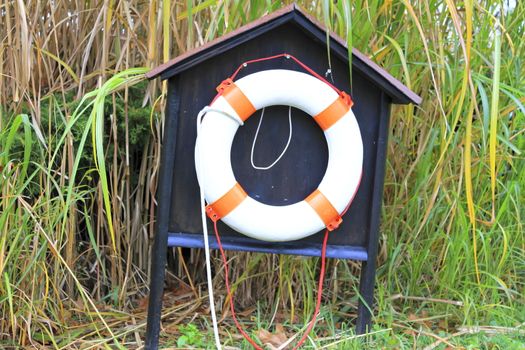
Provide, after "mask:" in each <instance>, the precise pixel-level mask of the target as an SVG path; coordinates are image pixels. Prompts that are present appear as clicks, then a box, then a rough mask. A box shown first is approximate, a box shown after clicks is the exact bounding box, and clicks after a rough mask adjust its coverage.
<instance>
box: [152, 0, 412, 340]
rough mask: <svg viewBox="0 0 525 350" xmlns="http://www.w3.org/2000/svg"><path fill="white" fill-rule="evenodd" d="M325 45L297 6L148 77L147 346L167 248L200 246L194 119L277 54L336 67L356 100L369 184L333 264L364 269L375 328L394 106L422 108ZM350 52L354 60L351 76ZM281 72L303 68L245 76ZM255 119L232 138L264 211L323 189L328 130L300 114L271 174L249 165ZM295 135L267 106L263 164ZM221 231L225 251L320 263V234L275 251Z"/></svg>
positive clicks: (285, 63) (332, 246)
mask: <svg viewBox="0 0 525 350" xmlns="http://www.w3.org/2000/svg"><path fill="white" fill-rule="evenodd" d="M328 41H329V42H327V35H326V29H325V28H324V27H323V26H322V25H321V24H320V23H319V22H317V21H316V20H315V19H314V18H312V17H311V16H310V15H308V14H307V13H306V12H305V11H304V10H302V9H301V8H299V7H298V6H297V5H290V6H287V7H285V8H283V9H281V10H279V11H276V12H274V13H272V14H270V15H267V16H265V17H262V18H260V19H259V20H257V21H254V22H252V23H250V24H247V25H245V26H243V27H241V28H239V29H237V30H235V31H232V32H230V33H228V34H226V35H224V36H222V37H220V38H218V39H216V40H214V41H212V42H210V43H208V44H206V45H203V46H201V47H199V48H197V49H194V50H191V51H189V52H187V53H185V54H183V55H180V56H178V57H176V58H175V59H173V60H171V61H169V62H167V63H166V64H163V65H161V66H159V67H157V68H155V69H153V70H151V71H150V72H149V73H148V74H147V76H148V78H150V79H153V78H156V77H160V78H161V79H163V80H168V96H167V109H166V122H165V130H164V139H163V145H162V155H161V169H160V178H159V186H158V192H157V201H158V208H157V218H156V219H157V222H156V237H155V242H154V246H153V251H152V266H151V290H150V298H149V309H148V326H147V340H146V348H147V349H154V348H156V347H157V344H158V335H159V323H160V312H161V307H162V305H161V300H162V292H163V282H164V277H165V276H164V273H165V271H164V270H165V265H166V251H167V247H168V246H180V247H188V248H202V247H203V234H202V227H201V221H200V220H201V219H200V205H199V188H198V184H197V178H196V173H195V166H194V146H195V138H196V128H195V125H196V117H197V114H198V112H199V111H200V110H201V109H202V108H203V107H204V106H206V105H208V104H209V103H210V101H211V100H212V99H213V97H214V96H215V94H216V91H215V87H216V86H217V85H218V84H219V83H220V82H221V81H222V80H224V79H225V78H227V77H228V76H230V75H231V74H232V72H233V71H235V69H236V68H237V67H238V66H239V64H241V63H242V62H245V61H247V60H251V59H254V58H260V57H268V56H272V55H277V54H280V53H289V54H291V55H294V56H295V57H297V58H298V59H300V60H301V61H302V62H304V63H305V64H306V65H308V66H309V67H311V68H313V69H314V70H315V71H316V72H318V73H320V74H324V73H325V72H327V71H328V70H329V71H328V72H329V74H327V79H329V80H330V81H331V82H333V84H334V85H335V86H337V87H338V88H339V89H341V90H345V91H347V92H349V93H350V94H351V96H352V99H353V101H354V106H353V111H354V114H355V116H356V118H357V121H358V123H359V127H360V130H361V135H362V139H363V147H364V161H363V179H362V182H361V185H360V187H359V190H358V192H357V195H356V197H355V199H354V202H353V204H352V206H351V207H350V210H348V212H347V213H346V214H345V215H344V217H343V224H342V225H341V226H340V228H339V229H338V230H337V231H334V232H332V233H331V235H330V239H329V242H328V247H327V257H330V258H341V259H353V260H359V261H361V262H362V270H361V280H360V288H359V291H360V294H361V298H360V301H361V302H360V304H359V307H358V320H357V332H358V333H363V332H365V331H366V330H367V328H368V326H369V325H370V320H371V314H370V311H369V310H370V309H369V307H370V308H371V307H372V303H373V289H374V280H375V269H376V263H375V260H376V255H377V249H378V236H379V221H380V214H381V200H382V192H383V179H384V173H385V160H386V151H387V150H386V146H387V137H388V125H389V118H390V106H391V104H408V103H414V104H419V103H420V102H421V98H420V97H419V96H417V95H416V94H415V93H414V92H412V91H410V90H409V89H408V88H407V87H406V86H404V85H403V84H402V83H400V82H399V81H398V80H396V79H395V78H394V77H392V76H391V75H390V74H389V73H388V72H386V71H385V70H384V69H383V68H381V67H379V66H378V65H377V64H375V63H374V62H372V61H371V60H370V59H369V58H367V57H366V56H365V55H363V54H362V53H361V52H359V51H357V50H356V49H352V50H351V51H349V50H348V48H347V47H346V46H345V42H344V41H343V40H341V39H340V38H338V37H337V36H335V35H333V34H330V35H329V37H328ZM327 48H328V49H327ZM349 52H351V55H352V61H351V69H352V71H351V74H350V71H349V68H350V66H349V59H348V57H349ZM328 54H329V55H328ZM274 68H282V69H291V70H299V71H302V69H301V67H299V66H298V65H296V64H295V63H294V62H292V60H286V59H280V60H271V61H265V62H258V63H254V64H250V65H248V66H247V67H246V68H245V69H243V70H242V71H241V73H240V75H239V77H242V76H243V75H246V74H250V73H253V72H256V71H260V70H264V69H274ZM330 72H331V73H330ZM350 76H351V77H352V81H351V82H350ZM256 113H258V112H256ZM257 119H258V118H257V117H255V118H254V117H252V118H250V119H248V120H247V122H246V123H245V125H244V126H243V127H242V128H240V129H239V131H238V132H237V134H236V136H235V139H234V145H233V147H232V154H231V160H232V167H233V170H234V174H235V177H236V179H237V181H238V182H239V183H241V184H242V186H243V188H244V189H245V190H246V191H247V192H248V194H249V195H250V196H251V197H252V198H256V199H258V200H259V201H261V202H264V203H267V204H272V205H287V204H291V203H295V202H298V201H300V200H302V199H304V198H305V197H306V196H307V195H308V194H310V193H311V192H312V191H313V190H314V189H315V188H317V185H318V184H319V182H320V181H321V178H322V177H323V175H324V172H325V169H326V165H327V159H328V151H327V146H326V141H325V139H324V136H323V133H322V131H321V130H320V128H319V127H318V126H317V124H315V122H314V121H313V120H312V118H309V117H308V116H307V115H306V114H305V113H304V112H302V111H300V110H296V109H294V110H293V118H292V121H293V138H292V141H291V144H290V146H289V149H288V150H287V152H286V154H285V156H284V157H283V158H282V159H281V161H280V162H279V163H278V164H277V165H276V166H275V167H274V168H272V169H271V170H268V171H260V170H256V169H254V168H252V167H251V165H250V148H251V145H252V142H253V137H254V133H255V129H256V128H257ZM288 132H289V130H288V108H287V107H284V106H275V107H271V108H268V109H267V110H266V113H265V117H264V123H263V125H262V127H261V135H260V136H259V139H258V140H257V149H256V152H255V160H256V162H257V163H259V164H260V163H262V164H268V163H270V162H271V161H272V160H273V159H275V158H276V157H277V155H278V154H279V153H280V152H281V150H282V148H283V146H284V144H285V143H286V141H287V137H288ZM257 150H260V151H257ZM298 160H300V161H298ZM219 227H220V232H221V237H222V238H221V240H222V243H223V246H224V248H225V249H229V250H240V251H256V252H267V253H278V254H297V255H307V256H320V253H321V242H322V238H323V236H322V232H320V233H318V234H315V235H313V236H310V237H308V238H306V239H303V240H300V241H293V242H286V243H278V244H276V243H269V242H263V241H258V240H255V239H251V238H248V237H245V236H243V235H241V234H239V233H237V232H235V231H233V230H232V229H231V228H229V227H228V226H226V225H224V224H220V225H219ZM209 239H210V245H211V247H212V248H216V247H217V242H216V241H215V239H214V238H213V237H212V235H210V237H209ZM366 304H368V306H367V305H366Z"/></svg>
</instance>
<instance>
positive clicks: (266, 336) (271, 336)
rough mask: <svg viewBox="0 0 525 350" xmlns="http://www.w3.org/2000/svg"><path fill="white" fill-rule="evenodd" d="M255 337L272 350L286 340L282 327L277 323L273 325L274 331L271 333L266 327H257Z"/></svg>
mask: <svg viewBox="0 0 525 350" xmlns="http://www.w3.org/2000/svg"><path fill="white" fill-rule="evenodd" d="M257 337H258V338H259V340H260V341H261V342H262V343H263V344H264V345H266V346H268V347H269V348H270V349H272V350H273V349H277V348H278V347H279V346H281V345H282V344H284V343H285V342H286V341H287V340H288V337H287V336H286V332H285V331H284V327H283V326H282V325H281V324H279V323H278V324H276V325H275V331H274V332H273V333H271V332H268V331H267V330H266V329H262V328H261V329H259V331H258V332H257Z"/></svg>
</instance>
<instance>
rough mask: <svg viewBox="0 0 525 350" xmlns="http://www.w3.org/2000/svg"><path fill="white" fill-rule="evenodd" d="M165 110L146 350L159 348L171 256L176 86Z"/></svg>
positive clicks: (174, 84) (172, 86) (169, 92)
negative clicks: (165, 279)
mask: <svg viewBox="0 0 525 350" xmlns="http://www.w3.org/2000/svg"><path fill="white" fill-rule="evenodd" d="M166 101H167V106H166V121H165V128H164V138H163V140H162V150H161V152H162V154H161V164H162V166H161V167H160V170H159V184H158V186H159V187H158V188H157V195H156V197H157V202H158V207H157V215H156V216H157V218H156V223H155V241H154V242H153V249H152V250H151V273H150V292H149V302H148V324H147V326H146V344H145V349H146V350H156V349H158V347H159V332H160V316H161V312H162V294H163V292H164V277H165V276H164V275H165V269H166V255H167V254H168V230H169V228H168V226H169V217H170V207H171V195H172V186H171V182H172V180H173V168H174V164H175V145H176V135H177V123H178V119H177V118H176V114H175V113H176V111H178V108H179V107H178V106H179V102H180V94H178V93H177V83H176V82H174V81H170V83H169V86H168V97H167V100H166Z"/></svg>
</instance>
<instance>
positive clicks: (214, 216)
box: [206, 182, 248, 222]
mask: <svg viewBox="0 0 525 350" xmlns="http://www.w3.org/2000/svg"><path fill="white" fill-rule="evenodd" d="M247 196H248V195H247V194H246V192H245V191H244V190H243V188H242V187H241V185H239V183H238V182H237V183H236V184H235V186H233V187H232V188H231V189H230V190H229V191H228V192H226V194H224V195H223V196H222V197H221V198H219V199H217V200H216V201H215V202H213V203H211V204H209V205H207V206H206V215H208V217H209V218H210V219H211V220H212V221H213V222H215V221H218V220H219V219H221V218H223V217H225V216H226V215H228V214H229V213H230V212H231V211H232V210H233V209H235V208H237V206H238V205H239V204H241V202H242V201H243V200H244V199H245V198H246V197H247Z"/></svg>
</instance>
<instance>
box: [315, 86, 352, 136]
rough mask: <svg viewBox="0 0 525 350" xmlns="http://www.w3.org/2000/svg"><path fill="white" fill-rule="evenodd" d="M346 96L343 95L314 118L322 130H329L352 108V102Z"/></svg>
mask: <svg viewBox="0 0 525 350" xmlns="http://www.w3.org/2000/svg"><path fill="white" fill-rule="evenodd" d="M347 96H348V95H346V94H344V95H343V94H341V95H339V97H338V98H337V99H336V100H335V101H334V102H332V104H331V105H330V106H328V107H326V108H325V109H324V110H323V111H322V112H321V113H319V114H318V115H316V116H315V117H314V120H315V121H316V122H317V124H319V126H320V127H321V129H323V130H327V129H328V128H330V127H331V126H332V125H334V124H335V123H337V121H338V120H339V119H341V118H342V117H343V116H344V115H345V114H346V113H347V112H348V110H349V109H350V107H352V101H351V100H350V99H349V97H347Z"/></svg>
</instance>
